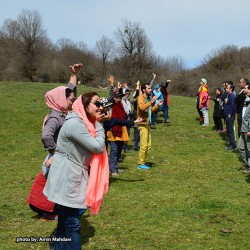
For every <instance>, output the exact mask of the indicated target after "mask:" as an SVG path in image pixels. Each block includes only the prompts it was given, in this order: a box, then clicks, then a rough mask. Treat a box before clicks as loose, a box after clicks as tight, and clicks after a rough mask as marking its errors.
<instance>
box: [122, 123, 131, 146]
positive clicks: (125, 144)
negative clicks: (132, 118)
mask: <svg viewBox="0 0 250 250" xmlns="http://www.w3.org/2000/svg"><path fill="white" fill-rule="evenodd" d="M126 129H127V132H128V137H130V128H129V127H126ZM123 149H124V150H128V143H123Z"/></svg>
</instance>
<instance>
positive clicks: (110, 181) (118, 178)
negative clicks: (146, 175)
mask: <svg viewBox="0 0 250 250" xmlns="http://www.w3.org/2000/svg"><path fill="white" fill-rule="evenodd" d="M120 176H121V175H119V177H110V179H109V185H111V184H112V183H113V182H114V183H115V182H116V181H124V182H137V181H144V180H145V179H135V180H128V179H122V178H120Z"/></svg>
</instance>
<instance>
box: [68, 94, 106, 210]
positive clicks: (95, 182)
mask: <svg viewBox="0 0 250 250" xmlns="http://www.w3.org/2000/svg"><path fill="white" fill-rule="evenodd" d="M72 111H73V112H76V113H77V114H78V115H79V116H80V117H81V118H82V120H83V121H84V123H85V125H86V127H87V129H88V131H89V133H90V134H91V135H92V136H93V137H96V130H95V124H93V123H91V122H90V121H89V119H88V118H87V115H86V112H85V110H84V108H83V105H82V96H81V95H80V96H79V97H78V98H77V99H76V101H75V102H74V104H73V105H72ZM108 185H109V165H108V155H107V150H106V148H105V149H104V151H103V153H102V154H92V157H91V160H90V176H89V181H88V184H87V191H86V205H87V206H88V207H90V214H91V215H94V214H98V212H99V209H100V206H101V203H102V200H103V197H104V195H105V194H106V193H107V192H108Z"/></svg>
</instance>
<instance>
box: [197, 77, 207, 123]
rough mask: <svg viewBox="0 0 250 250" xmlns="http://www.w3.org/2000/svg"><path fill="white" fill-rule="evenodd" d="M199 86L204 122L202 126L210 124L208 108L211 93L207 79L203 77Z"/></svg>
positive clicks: (200, 106)
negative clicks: (209, 92)
mask: <svg viewBox="0 0 250 250" xmlns="http://www.w3.org/2000/svg"><path fill="white" fill-rule="evenodd" d="M200 85H201V86H200V88H199V109H200V111H201V112H202V116H203V119H204V120H203V124H202V125H201V126H209V117H208V108H209V94H208V85H207V80H206V79H205V78H202V79H201V81H200Z"/></svg>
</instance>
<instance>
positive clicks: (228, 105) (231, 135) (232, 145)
mask: <svg viewBox="0 0 250 250" xmlns="http://www.w3.org/2000/svg"><path fill="white" fill-rule="evenodd" d="M226 91H227V94H228V95H227V98H226V99H225V100H224V118H225V122H226V128H227V136H228V144H229V145H228V147H226V150H228V151H234V150H235V149H236V141H235V132H234V120H235V111H236V108H235V103H234V99H235V94H234V93H233V92H234V86H233V84H231V83H228V84H227V88H226Z"/></svg>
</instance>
